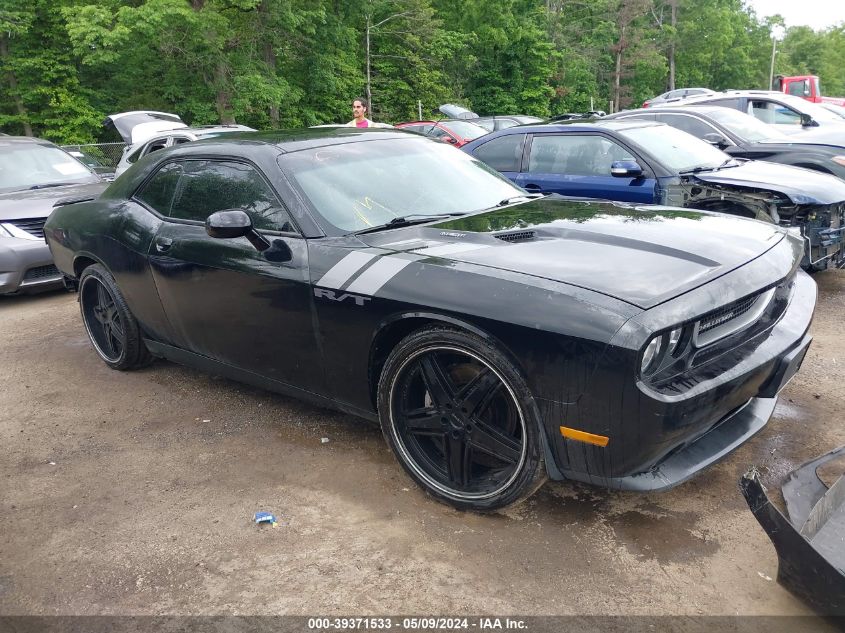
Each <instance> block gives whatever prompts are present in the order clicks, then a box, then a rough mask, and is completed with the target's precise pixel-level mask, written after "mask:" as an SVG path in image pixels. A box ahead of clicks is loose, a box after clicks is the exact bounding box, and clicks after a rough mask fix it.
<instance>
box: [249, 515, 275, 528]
mask: <svg viewBox="0 0 845 633" xmlns="http://www.w3.org/2000/svg"><path fill="white" fill-rule="evenodd" d="M252 518H253V520H254V521H255V522H256V523H269V524H270V525H272V526H274V527H275V525H276V516H275V515H273V514H271V513H269V512H256V513H255V516H253V517H252Z"/></svg>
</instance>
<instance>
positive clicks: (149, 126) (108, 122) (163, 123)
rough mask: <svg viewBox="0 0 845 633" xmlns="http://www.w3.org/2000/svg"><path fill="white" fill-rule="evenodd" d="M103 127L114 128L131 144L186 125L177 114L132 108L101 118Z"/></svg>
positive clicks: (125, 141) (124, 140)
mask: <svg viewBox="0 0 845 633" xmlns="http://www.w3.org/2000/svg"><path fill="white" fill-rule="evenodd" d="M103 127H105V128H106V129H107V130H111V129H114V130H116V131H117V133H118V134H120V138H122V139H123V142H124V143H127V144H129V145H132V144H133V143H141V142H142V141H146V140H147V139H148V138H152V137H153V136H155V135H156V134H158V133H159V132H166V131H168V130H175V129H179V128H183V127H188V126H187V125H185V122H184V121H182V119H181V118H180V117H179V115H178V114H170V113H169V112H155V111H153V110H133V111H132V112H120V113H118V114H110V115H108V116H107V117H106V118H105V119H104V120H103Z"/></svg>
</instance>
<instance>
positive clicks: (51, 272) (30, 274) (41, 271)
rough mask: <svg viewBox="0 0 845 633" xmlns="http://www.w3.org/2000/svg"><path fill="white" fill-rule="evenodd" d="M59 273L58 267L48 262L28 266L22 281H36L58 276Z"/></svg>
mask: <svg viewBox="0 0 845 633" xmlns="http://www.w3.org/2000/svg"><path fill="white" fill-rule="evenodd" d="M60 275H61V273H60V272H59V269H58V268H56V267H55V266H53V264H50V265H48V266H36V267H35V268H30V269H29V270H28V271H26V273H25V274H24V276H23V280H24V281H36V280H38V279H47V278H50V277H58V276H60Z"/></svg>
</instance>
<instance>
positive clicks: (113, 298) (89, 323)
mask: <svg viewBox="0 0 845 633" xmlns="http://www.w3.org/2000/svg"><path fill="white" fill-rule="evenodd" d="M79 309H80V312H81V313H82V322H83V323H84V324H85V330H86V331H87V332H88V338H90V339H91V344H92V345H93V346H94V350H95V351H96V352H97V354H98V355H99V357H100V358H101V359H103V362H104V363H105V364H106V365H108V366H109V367H111V368H112V369H119V370H127V369H137V368H138V367H143V366H145V365H149V364H150V363H151V362H152V360H153V357H152V356H151V355H150V352H149V350H148V349H147V347H146V345H144V341H143V339H142V338H141V329H140V327H139V326H138V322H137V321H136V320H135V317H134V316H133V315H132V312H131V311H130V310H129V306H127V305H126V300H125V299H124V298H123V294H121V292H120V289H119V288H118V287H117V283H116V282H115V280H114V277H112V275H111V273H110V272H109V271H108V270H106V269H105V267H103V266H102V265H100V264H92V265H91V266H88V267H87V268H86V269H85V270H84V271H82V275H81V276H80V278H79Z"/></svg>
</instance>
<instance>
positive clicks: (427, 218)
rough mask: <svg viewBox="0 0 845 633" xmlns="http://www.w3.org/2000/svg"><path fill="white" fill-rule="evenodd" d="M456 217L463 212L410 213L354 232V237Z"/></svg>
mask: <svg viewBox="0 0 845 633" xmlns="http://www.w3.org/2000/svg"><path fill="white" fill-rule="evenodd" d="M456 215H464V212H463V211H457V212H454V213H411V214H410V215H403V216H400V217H398V218H393V219H392V220H390V222H385V223H384V224H379V225H377V226H369V227H367V228H366V229H361V230H360V231H355V235H363V234H364V233H375V232H376V231H386V230H387V229H396V228H399V227H402V226H411V225H412V224H425V223H426V222H432V221H433V220H439V219H441V218H451V217H454V216H456Z"/></svg>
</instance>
